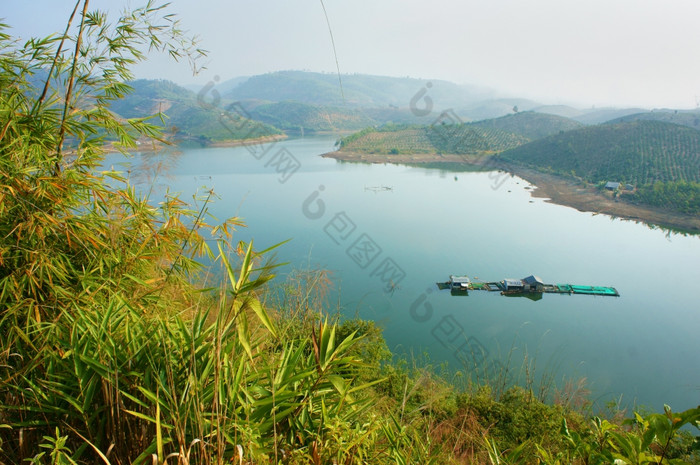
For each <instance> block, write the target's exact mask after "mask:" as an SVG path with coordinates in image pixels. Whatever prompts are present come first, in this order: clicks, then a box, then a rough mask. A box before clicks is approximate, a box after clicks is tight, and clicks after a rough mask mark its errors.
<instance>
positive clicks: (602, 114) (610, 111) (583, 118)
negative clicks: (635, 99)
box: [572, 108, 646, 124]
mask: <svg viewBox="0 0 700 465" xmlns="http://www.w3.org/2000/svg"><path fill="white" fill-rule="evenodd" d="M645 111H646V110H645V109H643V108H598V109H596V108H593V109H590V110H587V111H582V112H581V114H580V115H577V116H573V117H572V118H573V119H575V120H576V121H578V122H580V123H583V124H600V123H607V122H609V121H612V120H614V119H616V118H622V117H623V116H627V115H633V114H635V113H643V112H645Z"/></svg>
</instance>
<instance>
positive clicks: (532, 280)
mask: <svg viewBox="0 0 700 465" xmlns="http://www.w3.org/2000/svg"><path fill="white" fill-rule="evenodd" d="M523 287H524V290H526V291H530V292H542V290H543V289H544V281H542V278H540V277H539V276H535V275H534V274H531V275H530V276H528V277H527V278H523Z"/></svg>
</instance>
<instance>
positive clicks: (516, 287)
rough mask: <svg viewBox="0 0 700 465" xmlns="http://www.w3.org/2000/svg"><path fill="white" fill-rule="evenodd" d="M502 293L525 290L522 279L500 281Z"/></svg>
mask: <svg viewBox="0 0 700 465" xmlns="http://www.w3.org/2000/svg"><path fill="white" fill-rule="evenodd" d="M501 284H502V285H503V290H504V291H522V290H523V289H524V288H525V285H524V284H523V280H522V279H512V278H506V279H504V280H503V281H501Z"/></svg>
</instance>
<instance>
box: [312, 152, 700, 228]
mask: <svg viewBox="0 0 700 465" xmlns="http://www.w3.org/2000/svg"><path fill="white" fill-rule="evenodd" d="M323 157H326V158H335V159H337V160H344V161H356V162H365V163H396V164H417V165H420V164H423V163H440V162H444V163H465V164H470V165H476V166H485V162H486V163H487V164H488V166H489V167H492V168H496V169H503V170H505V171H508V172H510V173H512V174H514V175H516V176H519V177H521V178H523V179H525V180H526V181H528V182H529V183H531V184H533V185H535V186H536V187H537V188H536V189H533V190H532V191H531V193H532V196H533V197H538V198H547V199H549V200H547V201H548V202H552V203H556V204H559V205H565V206H568V207H572V208H575V209H577V210H579V211H582V212H592V213H599V214H604V215H610V216H614V217H618V218H624V219H627V220H631V221H637V222H643V223H647V224H653V225H658V226H661V227H665V228H671V229H677V230H681V231H686V232H691V233H695V234H697V233H700V217H698V216H693V215H684V214H682V213H677V212H673V211H668V210H665V209H661V208H655V207H649V206H643V205H635V204H632V203H630V202H626V201H625V200H624V196H623V198H622V199H613V198H612V196H609V195H606V193H601V192H600V191H598V189H596V187H595V186H584V185H582V184H581V183H578V182H576V181H573V180H569V179H566V178H562V177H560V176H555V175H552V174H547V173H542V172H539V171H535V170H533V169H530V168H525V167H522V166H519V165H514V164H510V163H508V164H506V163H504V162H503V161H500V162H499V163H498V164H495V163H494V161H493V160H492V159H491V158H490V157H483V156H481V157H480V156H469V155H447V154H435V153H432V154H429V153H425V154H424V153H421V154H397V155H387V154H367V153H355V152H344V151H337V152H330V153H326V154H324V155H323Z"/></svg>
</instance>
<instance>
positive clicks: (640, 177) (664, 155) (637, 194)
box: [499, 121, 700, 215]
mask: <svg viewBox="0 0 700 465" xmlns="http://www.w3.org/2000/svg"><path fill="white" fill-rule="evenodd" d="M499 158H501V159H504V160H507V161H511V162H515V163H518V164H522V165H525V166H528V167H531V168H534V169H536V170H539V171H544V172H551V173H553V174H558V175H564V176H567V177H574V178H578V179H583V180H584V181H588V182H594V183H603V182H604V181H619V182H626V183H631V184H633V185H635V186H636V189H634V190H632V191H631V192H629V191H628V192H624V198H626V199H628V200H630V201H632V202H633V203H640V204H646V205H651V206H654V207H661V208H664V209H669V210H673V211H678V212H681V213H684V214H690V215H697V214H698V213H700V131H696V130H695V129H691V128H688V127H685V126H680V125H677V124H671V123H665V122H661V121H632V122H626V123H616V124H603V125H599V126H591V127H586V128H583V129H578V130H574V131H569V132H565V133H563V134H558V135H555V136H551V137H547V138H545V139H541V140H538V141H534V142H531V143H529V144H525V145H523V146H520V147H517V148H515V149H512V150H508V151H505V152H504V153H502V154H500V155H499Z"/></svg>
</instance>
